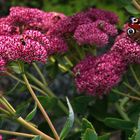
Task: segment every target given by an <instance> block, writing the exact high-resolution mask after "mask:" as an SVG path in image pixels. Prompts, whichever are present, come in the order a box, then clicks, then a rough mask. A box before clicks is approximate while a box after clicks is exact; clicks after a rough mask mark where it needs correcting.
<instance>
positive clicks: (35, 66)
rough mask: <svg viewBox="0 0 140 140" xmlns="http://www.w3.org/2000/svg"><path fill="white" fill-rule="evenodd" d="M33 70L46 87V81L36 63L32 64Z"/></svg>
mask: <svg viewBox="0 0 140 140" xmlns="http://www.w3.org/2000/svg"><path fill="white" fill-rule="evenodd" d="M33 66H34V68H35V69H36V71H37V72H38V74H39V76H40V78H41V79H42V82H43V83H44V85H47V82H46V79H45V78H44V75H43V74H42V72H41V71H40V69H39V67H38V66H37V64H36V63H33Z"/></svg>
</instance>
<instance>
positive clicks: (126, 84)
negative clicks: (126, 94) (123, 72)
mask: <svg viewBox="0 0 140 140" xmlns="http://www.w3.org/2000/svg"><path fill="white" fill-rule="evenodd" d="M123 84H124V85H125V86H126V87H128V88H129V89H131V90H132V91H133V92H134V93H136V94H137V95H139V96H140V92H139V91H137V90H136V89H135V88H133V87H132V86H131V85H129V84H128V83H126V82H123Z"/></svg>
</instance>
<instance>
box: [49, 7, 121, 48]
mask: <svg viewBox="0 0 140 140" xmlns="http://www.w3.org/2000/svg"><path fill="white" fill-rule="evenodd" d="M117 22H118V17H117V16H116V15H115V14H114V13H112V12H109V11H104V10H100V9H94V8H91V9H89V10H87V11H84V12H79V13H76V14H75V15H73V16H69V17H66V18H64V19H62V20H60V21H58V22H57V23H56V25H55V26H54V27H53V28H51V29H50V30H49V34H59V35H61V36H65V34H72V35H73V36H74V38H75V39H76V41H77V43H78V44H80V45H82V44H94V45H97V46H104V45H106V44H107V43H108V38H109V37H110V36H114V35H116V34H117V29H116V27H115V24H116V23H117Z"/></svg>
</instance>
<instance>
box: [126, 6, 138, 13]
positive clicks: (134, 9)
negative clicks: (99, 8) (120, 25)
mask: <svg viewBox="0 0 140 140" xmlns="http://www.w3.org/2000/svg"><path fill="white" fill-rule="evenodd" d="M125 9H126V10H127V12H129V13H130V14H135V15H138V14H140V12H139V11H138V10H137V9H136V8H135V7H134V6H133V5H127V6H125Z"/></svg>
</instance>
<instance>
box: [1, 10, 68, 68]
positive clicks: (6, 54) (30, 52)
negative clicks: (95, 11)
mask: <svg viewBox="0 0 140 140" xmlns="http://www.w3.org/2000/svg"><path fill="white" fill-rule="evenodd" d="M65 17H66V16H65V15H64V14H61V13H56V12H44V11H41V10H38V9H35V8H25V7H12V8H11V9H10V13H9V15H8V16H6V17H3V18H0V70H4V66H5V65H6V64H7V63H8V62H11V61H15V60H22V61H25V62H28V63H31V62H32V61H41V62H46V59H47V57H48V56H49V55H51V54H53V53H56V52H65V51H66V50H67V44H66V42H65V40H64V39H63V37H61V36H56V35H55V36H53V35H50V36H49V35H47V31H48V30H49V29H50V28H52V26H54V25H55V24H56V23H57V22H58V21H59V20H61V19H63V18H65Z"/></svg>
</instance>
